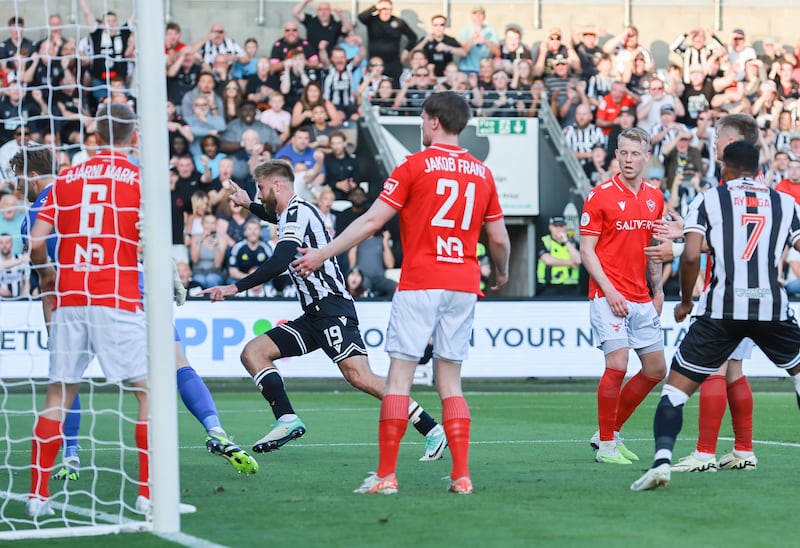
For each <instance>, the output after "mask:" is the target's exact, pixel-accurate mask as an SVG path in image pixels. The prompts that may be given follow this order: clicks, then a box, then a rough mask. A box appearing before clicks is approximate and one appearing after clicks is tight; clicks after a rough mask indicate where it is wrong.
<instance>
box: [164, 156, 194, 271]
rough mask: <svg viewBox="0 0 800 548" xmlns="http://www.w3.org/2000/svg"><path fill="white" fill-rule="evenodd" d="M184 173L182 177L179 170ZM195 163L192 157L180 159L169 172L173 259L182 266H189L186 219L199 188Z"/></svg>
mask: <svg viewBox="0 0 800 548" xmlns="http://www.w3.org/2000/svg"><path fill="white" fill-rule="evenodd" d="M179 167H180V169H181V172H182V173H184V175H185V176H184V177H182V176H181V175H180V174H179V172H178V168H179ZM194 175H195V170H194V162H193V161H192V158H191V157H190V156H182V157H180V158H178V159H177V160H176V162H175V165H174V166H173V167H171V168H170V171H169V183H170V199H171V202H170V203H171V211H172V258H173V260H174V261H175V262H176V263H178V265H180V264H181V263H186V264H187V265H188V264H189V249H188V248H187V247H186V242H187V239H188V236H189V232H188V230H187V229H186V219H187V218H188V216H189V215H191V213H192V193H193V192H194V191H195V190H196V189H197V188H198V185H199V179H200V178H199V177H196V178H195V177H194Z"/></svg>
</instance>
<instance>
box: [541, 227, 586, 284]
mask: <svg viewBox="0 0 800 548" xmlns="http://www.w3.org/2000/svg"><path fill="white" fill-rule="evenodd" d="M542 243H544V249H545V251H546V252H547V253H549V254H550V255H551V256H552V257H553V258H554V259H561V260H564V261H569V260H570V259H571V257H570V255H569V250H568V249H567V246H565V245H561V244H560V243H558V242H557V241H555V240H554V239H553V238H551V237H550V235H549V234H548V235H547V236H542ZM578 276H579V272H578V269H577V268H572V267H571V266H548V265H546V264H545V263H544V261H543V260H542V259H541V258H540V259H539V261H538V264H537V265H536V277H537V279H538V280H539V283H540V284H549V285H577V284H578Z"/></svg>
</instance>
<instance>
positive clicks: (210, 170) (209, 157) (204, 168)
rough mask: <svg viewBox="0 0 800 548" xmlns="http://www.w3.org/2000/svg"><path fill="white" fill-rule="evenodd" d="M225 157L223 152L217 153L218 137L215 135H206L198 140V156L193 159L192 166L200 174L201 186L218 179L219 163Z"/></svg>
mask: <svg viewBox="0 0 800 548" xmlns="http://www.w3.org/2000/svg"><path fill="white" fill-rule="evenodd" d="M227 156H228V155H227V154H225V153H224V152H220V151H219V137H217V136H216V135H206V136H205V137H203V138H202V139H200V154H198V155H196V156H195V157H194V165H195V168H196V169H197V171H198V172H199V173H201V174H202V177H201V182H202V183H203V184H210V183H211V181H213V180H214V179H216V178H217V177H219V163H220V162H221V161H222V159H223V158H227Z"/></svg>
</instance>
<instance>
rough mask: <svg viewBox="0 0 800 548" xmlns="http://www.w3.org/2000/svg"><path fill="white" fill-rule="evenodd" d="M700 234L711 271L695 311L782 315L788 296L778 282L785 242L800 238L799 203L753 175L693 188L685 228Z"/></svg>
mask: <svg viewBox="0 0 800 548" xmlns="http://www.w3.org/2000/svg"><path fill="white" fill-rule="evenodd" d="M690 232H694V233H698V234H702V235H703V236H705V239H706V241H707V242H708V246H709V248H710V249H711V257H712V260H713V272H712V277H711V281H710V284H709V286H708V287H707V288H706V290H705V291H704V292H703V294H702V295H701V297H700V302H699V303H698V305H697V311H696V313H695V314H696V315H697V316H704V317H706V318H712V319H726V320H758V321H782V320H786V319H787V317H788V309H789V301H788V298H787V296H786V291H785V290H784V288H783V287H782V286H781V285H780V284H779V283H778V263H779V262H780V258H781V254H782V252H783V248H784V246H785V245H786V244H789V245H794V243H795V242H796V241H797V240H798V239H800V208H799V207H798V206H797V204H795V201H794V198H792V197H791V196H790V195H788V194H783V193H780V192H775V191H774V190H772V189H770V188H768V187H767V186H766V185H764V184H763V183H761V182H758V181H755V180H753V179H747V178H745V179H736V180H733V181H728V183H726V184H724V185H720V186H718V187H715V188H713V189H711V190H708V191H706V192H703V193H700V194H698V196H697V198H695V200H694V201H693V202H692V204H691V206H690V208H689V213H688V214H687V216H686V220H685V224H684V233H687V234H688V233H690Z"/></svg>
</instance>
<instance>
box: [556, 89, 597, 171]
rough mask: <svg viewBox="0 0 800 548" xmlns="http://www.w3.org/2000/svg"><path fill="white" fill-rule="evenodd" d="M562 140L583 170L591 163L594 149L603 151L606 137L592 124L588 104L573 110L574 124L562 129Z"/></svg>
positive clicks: (590, 110)
mask: <svg viewBox="0 0 800 548" xmlns="http://www.w3.org/2000/svg"><path fill="white" fill-rule="evenodd" d="M564 139H565V140H566V141H567V146H568V147H569V148H570V149H571V150H572V151H573V152H574V153H575V157H576V158H577V159H578V162H580V164H581V166H583V167H584V168H586V166H587V165H589V164H590V163H592V157H593V152H592V151H593V150H594V148H595V147H597V146H599V147H601V148H602V149H603V150H605V144H606V137H605V135H603V131H602V130H601V129H600V128H599V127H597V126H596V125H594V124H593V123H592V109H591V108H590V107H589V105H588V104H581V105H578V106H577V107H576V108H575V123H574V124H572V125H569V126H567V127H566V128H564ZM604 159H605V158H604Z"/></svg>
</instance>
